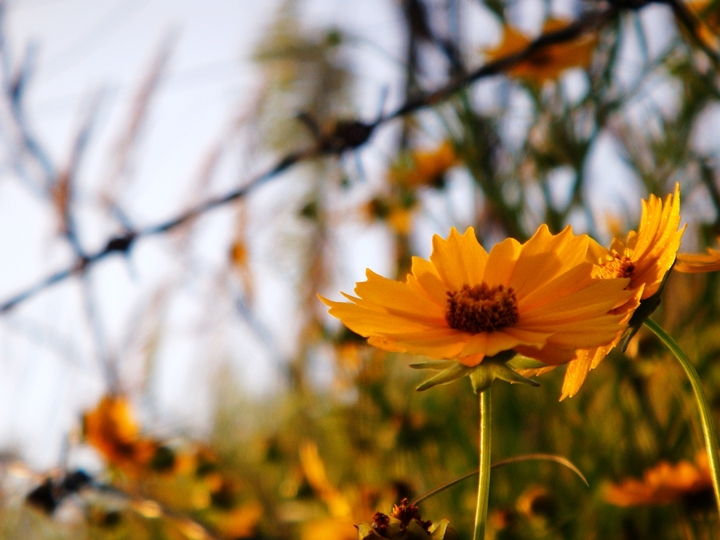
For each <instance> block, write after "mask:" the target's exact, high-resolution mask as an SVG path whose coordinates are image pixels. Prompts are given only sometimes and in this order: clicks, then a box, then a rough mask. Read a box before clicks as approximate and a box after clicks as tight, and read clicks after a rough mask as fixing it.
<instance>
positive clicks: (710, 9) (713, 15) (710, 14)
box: [679, 0, 720, 49]
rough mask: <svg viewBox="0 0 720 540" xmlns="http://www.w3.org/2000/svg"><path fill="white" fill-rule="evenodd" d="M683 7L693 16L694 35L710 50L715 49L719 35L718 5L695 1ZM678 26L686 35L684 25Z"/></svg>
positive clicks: (719, 16)
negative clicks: (694, 24) (694, 22)
mask: <svg viewBox="0 0 720 540" xmlns="http://www.w3.org/2000/svg"><path fill="white" fill-rule="evenodd" d="M685 6H686V7H687V8H688V10H690V12H691V13H692V14H693V15H695V20H696V26H695V35H696V36H697V37H698V39H700V41H702V42H703V43H704V44H705V45H707V46H708V47H710V48H711V49H717V47H718V35H720V4H718V3H717V2H714V1H713V2H710V1H708V0H696V1H694V2H688V3H686V4H685ZM679 26H680V29H681V30H682V31H683V32H686V33H687V29H686V28H685V26H684V25H682V24H681V25H679Z"/></svg>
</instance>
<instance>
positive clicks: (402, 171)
mask: <svg viewBox="0 0 720 540" xmlns="http://www.w3.org/2000/svg"><path fill="white" fill-rule="evenodd" d="M457 160H458V158H457V154H456V153H455V148H454V147H453V145H452V143H451V142H450V141H444V142H443V143H442V144H441V145H440V146H438V147H437V148H436V149H435V150H415V151H414V152H411V153H409V154H407V155H406V156H404V158H402V159H401V160H400V161H399V162H398V163H396V164H395V165H394V166H392V167H391V168H390V171H389V177H390V182H391V183H393V184H396V185H400V186H406V187H419V186H438V185H439V184H440V182H441V180H442V176H443V175H444V174H445V173H446V172H447V171H448V169H450V168H452V167H453V166H454V165H455V164H456V163H457Z"/></svg>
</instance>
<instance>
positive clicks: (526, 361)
mask: <svg viewBox="0 0 720 540" xmlns="http://www.w3.org/2000/svg"><path fill="white" fill-rule="evenodd" d="M506 365H507V366H508V367H509V368H511V369H538V368H543V367H547V364H543V363H542V362H541V361H540V360H535V359H534V358H528V357H527V356H523V355H522V354H518V355H517V356H515V358H513V359H512V360H510V361H509V362H507V363H506Z"/></svg>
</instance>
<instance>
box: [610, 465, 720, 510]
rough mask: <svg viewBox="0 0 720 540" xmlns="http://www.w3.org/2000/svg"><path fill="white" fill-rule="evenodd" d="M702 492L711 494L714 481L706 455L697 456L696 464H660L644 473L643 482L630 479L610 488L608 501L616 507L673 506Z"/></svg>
mask: <svg viewBox="0 0 720 540" xmlns="http://www.w3.org/2000/svg"><path fill="white" fill-rule="evenodd" d="M703 491H708V492H709V493H710V494H711V493H712V478H711V475H710V467H709V466H708V460H707V454H706V453H705V452H698V454H697V456H696V457H695V463H690V462H689V461H680V462H679V463H677V464H675V465H672V464H670V463H668V462H667V461H661V462H660V463H659V464H658V465H657V466H655V467H653V468H652V469H648V470H647V471H645V473H644V474H643V478H642V480H637V479H635V478H628V479H626V480H623V481H622V482H620V483H619V484H612V485H610V486H608V487H607V488H606V490H605V500H606V501H607V502H609V503H610V504H614V505H615V506H641V505H655V504H671V503H677V502H680V501H682V500H683V499H684V498H685V497H687V496H692V495H698V494H700V493H702V492H703ZM711 496H712V495H711Z"/></svg>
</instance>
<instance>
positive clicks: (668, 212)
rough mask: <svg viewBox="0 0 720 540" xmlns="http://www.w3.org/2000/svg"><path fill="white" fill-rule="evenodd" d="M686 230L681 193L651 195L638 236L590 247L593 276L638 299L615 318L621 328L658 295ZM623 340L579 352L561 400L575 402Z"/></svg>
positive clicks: (622, 307)
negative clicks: (624, 285) (621, 285)
mask: <svg viewBox="0 0 720 540" xmlns="http://www.w3.org/2000/svg"><path fill="white" fill-rule="evenodd" d="M684 231H685V227H682V228H680V187H679V185H676V186H675V193H674V194H672V195H668V196H667V198H666V199H665V202H664V203H663V201H662V199H660V198H659V197H656V196H654V195H650V197H649V198H648V200H647V201H642V214H641V216H640V225H639V228H638V231H637V232H635V231H630V232H629V233H628V235H627V238H626V239H625V240H619V239H617V238H616V239H615V240H613V243H612V247H611V248H610V249H609V250H608V249H605V248H603V247H601V246H600V245H599V244H597V243H596V242H594V241H591V245H590V250H589V252H588V253H589V258H590V259H591V260H594V261H595V262H596V263H597V267H596V275H597V276H599V277H606V278H619V277H624V278H629V279H630V284H629V285H628V290H631V291H634V292H635V293H636V295H635V296H634V297H633V298H634V299H635V300H631V301H630V302H628V303H627V304H625V305H623V306H620V307H619V308H618V309H616V310H615V311H614V313H616V314H618V315H622V316H623V322H624V323H627V322H629V321H630V318H631V317H632V315H633V313H634V312H635V310H636V309H637V307H638V302H637V299H639V300H640V301H641V302H642V301H644V300H647V299H649V298H650V297H652V296H653V295H655V294H656V293H658V291H659V289H660V286H661V284H662V282H663V279H664V278H665V274H667V272H668V271H669V270H670V268H671V267H672V265H673V263H674V262H675V257H676V255H677V252H678V249H679V248H680V241H681V239H682V235H683V232H684ZM622 335H623V331H620V332H619V333H618V335H617V336H616V337H615V339H614V340H613V341H612V342H611V343H610V344H609V345H607V346H602V347H597V348H593V349H585V350H581V351H578V356H577V358H576V359H575V360H573V361H572V362H570V363H569V364H568V366H567V371H566V373H565V381H564V383H563V389H562V396H561V398H560V399H561V400H562V399H565V398H566V397H572V396H574V395H575V394H576V393H577V392H578V390H579V389H580V387H581V386H582V384H583V382H585V379H586V377H587V374H588V373H589V372H590V370H591V369H595V368H596V367H597V366H598V365H599V364H600V362H602V360H603V358H605V356H607V354H608V353H609V352H610V350H611V349H612V348H613V347H615V345H617V344H618V343H619V342H620V340H621V338H622Z"/></svg>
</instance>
